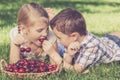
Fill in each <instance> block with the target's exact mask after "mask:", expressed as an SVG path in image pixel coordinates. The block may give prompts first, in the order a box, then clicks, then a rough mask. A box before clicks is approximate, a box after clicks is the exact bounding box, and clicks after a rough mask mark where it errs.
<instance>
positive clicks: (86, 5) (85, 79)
mask: <svg viewBox="0 0 120 80" xmlns="http://www.w3.org/2000/svg"><path fill="white" fill-rule="evenodd" d="M28 2H37V3H39V4H41V5H43V6H44V7H51V8H53V9H54V10H55V13H56V14H57V13H58V12H59V11H60V10H62V9H64V8H67V7H71V8H75V9H77V10H78V11H80V12H81V13H82V14H83V16H84V17H85V20H86V24H87V29H88V31H90V32H92V33H94V34H96V35H98V36H100V37H101V36H103V35H104V34H106V33H110V32H114V31H120V21H119V20H120V1H119V0H1V1H0V59H2V58H4V59H5V60H7V61H8V60H9V57H8V56H9V31H10V29H11V28H13V27H15V26H16V25H17V24H16V20H17V12H18V10H19V8H20V7H21V5H22V4H24V3H28ZM0 80H13V79H10V78H7V77H6V76H4V75H2V74H1V73H0ZM15 80H17V79H15ZM28 80H34V79H28ZM39 80H120V64H118V63H117V62H113V63H110V64H100V66H95V67H92V68H90V74H86V75H80V74H77V73H75V72H71V71H67V72H64V71H62V72H61V73H60V74H56V75H51V76H47V77H46V78H43V79H39Z"/></svg>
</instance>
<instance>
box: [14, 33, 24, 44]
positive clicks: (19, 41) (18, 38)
mask: <svg viewBox="0 0 120 80" xmlns="http://www.w3.org/2000/svg"><path fill="white" fill-rule="evenodd" d="M12 41H13V43H14V44H16V45H21V44H23V43H25V42H26V40H25V39H24V37H23V36H22V35H21V34H17V35H16V37H15V38H14V39H13V40H12Z"/></svg>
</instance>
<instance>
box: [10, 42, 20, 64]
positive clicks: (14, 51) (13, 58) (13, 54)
mask: <svg viewBox="0 0 120 80" xmlns="http://www.w3.org/2000/svg"><path fill="white" fill-rule="evenodd" d="M9 58H10V60H9V63H15V62H17V61H18V60H20V49H19V46H17V45H15V44H14V43H13V42H11V43H10V56H9Z"/></svg>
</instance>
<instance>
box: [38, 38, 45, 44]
mask: <svg viewBox="0 0 120 80" xmlns="http://www.w3.org/2000/svg"><path fill="white" fill-rule="evenodd" d="M46 39H47V38H46V37H41V38H40V39H39V41H40V43H41V44H42V43H43V42H44V40H46Z"/></svg>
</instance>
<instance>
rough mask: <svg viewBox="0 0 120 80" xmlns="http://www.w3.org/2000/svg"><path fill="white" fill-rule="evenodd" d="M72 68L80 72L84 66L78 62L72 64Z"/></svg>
mask: <svg viewBox="0 0 120 80" xmlns="http://www.w3.org/2000/svg"><path fill="white" fill-rule="evenodd" d="M74 69H75V71H76V72H78V73H82V72H83V71H84V67H83V66H81V65H79V64H74Z"/></svg>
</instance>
